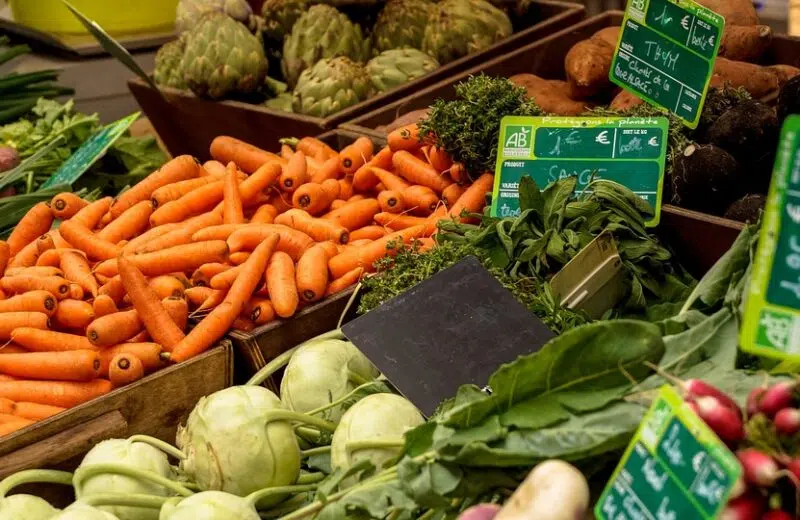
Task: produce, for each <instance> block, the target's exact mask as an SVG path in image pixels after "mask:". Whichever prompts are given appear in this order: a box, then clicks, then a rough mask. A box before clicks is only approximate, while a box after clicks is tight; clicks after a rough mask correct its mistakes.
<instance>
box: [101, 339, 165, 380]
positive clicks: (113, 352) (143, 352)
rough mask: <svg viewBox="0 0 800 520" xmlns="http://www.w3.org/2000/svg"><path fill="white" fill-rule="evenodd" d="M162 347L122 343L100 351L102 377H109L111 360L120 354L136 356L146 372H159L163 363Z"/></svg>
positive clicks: (143, 343) (154, 344)
mask: <svg viewBox="0 0 800 520" xmlns="http://www.w3.org/2000/svg"><path fill="white" fill-rule="evenodd" d="M162 352H163V350H162V349H161V345H159V344H158V343H150V342H139V343H120V344H119V345H114V346H113V347H108V348H106V349H103V350H101V351H100V376H101V377H108V375H109V368H110V366H111V360H113V359H114V358H115V357H116V356H118V355H120V354H128V355H131V356H135V357H136V358H137V359H139V361H141V362H142V366H143V367H144V371H145V372H153V371H154V370H157V369H158V368H159V367H160V366H161V365H162V364H163V363H162V361H161V353H162Z"/></svg>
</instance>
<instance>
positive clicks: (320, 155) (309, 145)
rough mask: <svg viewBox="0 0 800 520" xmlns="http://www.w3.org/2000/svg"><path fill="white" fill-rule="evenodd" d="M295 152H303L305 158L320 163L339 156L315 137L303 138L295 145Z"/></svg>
mask: <svg viewBox="0 0 800 520" xmlns="http://www.w3.org/2000/svg"><path fill="white" fill-rule="evenodd" d="M295 150H298V151H300V152H303V153H304V154H306V155H307V156H309V157H313V158H315V159H317V160H320V161H326V160H328V159H330V158H331V157H338V156H339V154H338V153H337V152H336V150H334V149H333V148H331V147H330V146H328V145H327V144H325V143H324V142H322V141H320V140H319V139H317V138H316V137H303V138H302V139H300V140H299V141H298V142H297V145H295Z"/></svg>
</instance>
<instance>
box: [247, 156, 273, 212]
mask: <svg viewBox="0 0 800 520" xmlns="http://www.w3.org/2000/svg"><path fill="white" fill-rule="evenodd" d="M282 171H283V170H282V169H281V165H280V164H279V163H277V162H275V161H271V162H268V163H266V164H264V165H263V166H261V167H260V168H259V169H258V170H256V171H255V172H254V173H253V174H252V175H250V176H249V177H247V178H246V179H245V180H243V181H242V182H241V183H240V184H239V193H240V195H241V197H242V204H243V205H244V206H245V207H248V206H253V205H254V204H256V203H258V200H259V197H260V196H261V195H263V194H264V191H265V190H266V189H267V188H269V186H270V185H271V184H273V183H274V182H275V181H276V180H277V179H278V178H279V177H280V175H281V172H282Z"/></svg>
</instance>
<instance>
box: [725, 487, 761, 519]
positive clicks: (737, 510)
mask: <svg viewBox="0 0 800 520" xmlns="http://www.w3.org/2000/svg"><path fill="white" fill-rule="evenodd" d="M764 509H766V501H765V500H764V497H762V496H761V495H759V494H758V493H755V492H751V493H747V494H746V495H744V496H741V497H739V498H737V499H735V500H731V501H730V502H728V505H727V507H725V509H724V510H723V511H722V514H721V515H720V517H719V520H759V518H761V513H763V512H764Z"/></svg>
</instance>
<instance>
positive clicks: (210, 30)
mask: <svg viewBox="0 0 800 520" xmlns="http://www.w3.org/2000/svg"><path fill="white" fill-rule="evenodd" d="M183 64H184V78H185V79H186V83H187V85H188V86H189V88H190V89H191V90H192V92H194V93H195V94H197V95H198V96H208V97H210V98H212V99H219V98H222V97H225V96H228V95H231V94H250V93H253V92H255V91H256V90H258V88H259V87H260V86H261V84H262V83H263V82H264V78H265V77H266V75H267V58H266V56H265V55H264V48H263V46H262V45H261V42H260V41H259V39H258V38H256V37H255V36H253V35H252V34H250V32H249V31H248V30H247V28H246V27H245V26H244V25H242V24H241V23H239V22H237V21H236V20H234V19H233V18H230V17H228V16H225V15H223V14H218V13H215V14H210V15H206V16H205V17H203V19H202V20H201V21H200V23H199V24H198V25H197V26H196V27H194V29H192V30H191V31H189V32H188V33H187V40H186V52H185V54H184V58H183Z"/></svg>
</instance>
